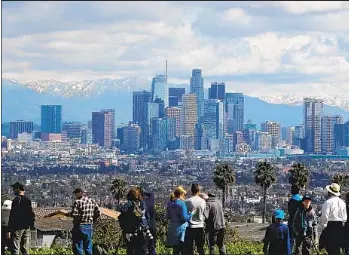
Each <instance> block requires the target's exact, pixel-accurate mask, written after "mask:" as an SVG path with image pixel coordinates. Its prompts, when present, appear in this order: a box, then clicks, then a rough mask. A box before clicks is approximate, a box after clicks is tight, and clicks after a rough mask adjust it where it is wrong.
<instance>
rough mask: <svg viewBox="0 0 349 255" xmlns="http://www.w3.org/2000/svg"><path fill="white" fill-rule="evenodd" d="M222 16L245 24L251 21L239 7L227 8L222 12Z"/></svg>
mask: <svg viewBox="0 0 349 255" xmlns="http://www.w3.org/2000/svg"><path fill="white" fill-rule="evenodd" d="M223 18H224V20H226V21H228V22H237V23H239V24H242V25H245V26H247V25H248V24H250V21H251V18H250V17H249V16H248V15H246V13H245V11H244V10H243V9H241V8H231V9H228V10H227V11H225V12H224V14H223Z"/></svg>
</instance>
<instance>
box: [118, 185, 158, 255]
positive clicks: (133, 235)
mask: <svg viewBox="0 0 349 255" xmlns="http://www.w3.org/2000/svg"><path fill="white" fill-rule="evenodd" d="M118 211H119V212H120V215H119V224H120V227H121V229H122V232H123V236H124V239H125V241H126V247H127V248H126V249H127V251H126V254H127V255H145V254H147V244H148V241H149V240H152V239H153V236H152V235H151V233H150V230H149V225H148V219H149V216H147V215H146V214H147V208H146V205H145V203H144V201H143V197H142V195H141V192H140V189H139V188H131V189H130V190H129V192H128V193H127V202H126V203H124V204H121V205H119V206H118Z"/></svg>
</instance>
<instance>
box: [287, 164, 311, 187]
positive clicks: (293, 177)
mask: <svg viewBox="0 0 349 255" xmlns="http://www.w3.org/2000/svg"><path fill="white" fill-rule="evenodd" d="M289 174H290V176H289V179H288V182H289V183H290V184H291V185H297V186H298V187H300V188H305V187H306V185H307V184H308V182H309V174H310V173H309V170H308V169H307V168H306V167H305V165H303V164H300V163H295V164H293V165H292V168H291V169H290V171H289Z"/></svg>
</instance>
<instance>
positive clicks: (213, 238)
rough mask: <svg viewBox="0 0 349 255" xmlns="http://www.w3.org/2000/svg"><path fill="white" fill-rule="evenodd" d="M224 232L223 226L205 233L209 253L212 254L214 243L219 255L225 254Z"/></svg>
mask: <svg viewBox="0 0 349 255" xmlns="http://www.w3.org/2000/svg"><path fill="white" fill-rule="evenodd" d="M224 234H225V229H224V228H223V229H220V230H211V231H208V232H207V233H206V237H207V243H208V248H209V251H210V255H212V254H213V251H214V246H215V245H217V246H218V249H219V254H220V255H226V250H225V245H224Z"/></svg>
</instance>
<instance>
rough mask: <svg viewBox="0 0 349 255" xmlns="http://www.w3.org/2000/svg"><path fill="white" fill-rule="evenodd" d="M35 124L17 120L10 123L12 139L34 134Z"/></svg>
mask: <svg viewBox="0 0 349 255" xmlns="http://www.w3.org/2000/svg"><path fill="white" fill-rule="evenodd" d="M33 128H34V123H33V122H32V121H24V120H16V121H13V122H10V135H9V138H10V139H17V138H18V134H21V133H30V134H31V133H33Z"/></svg>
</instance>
